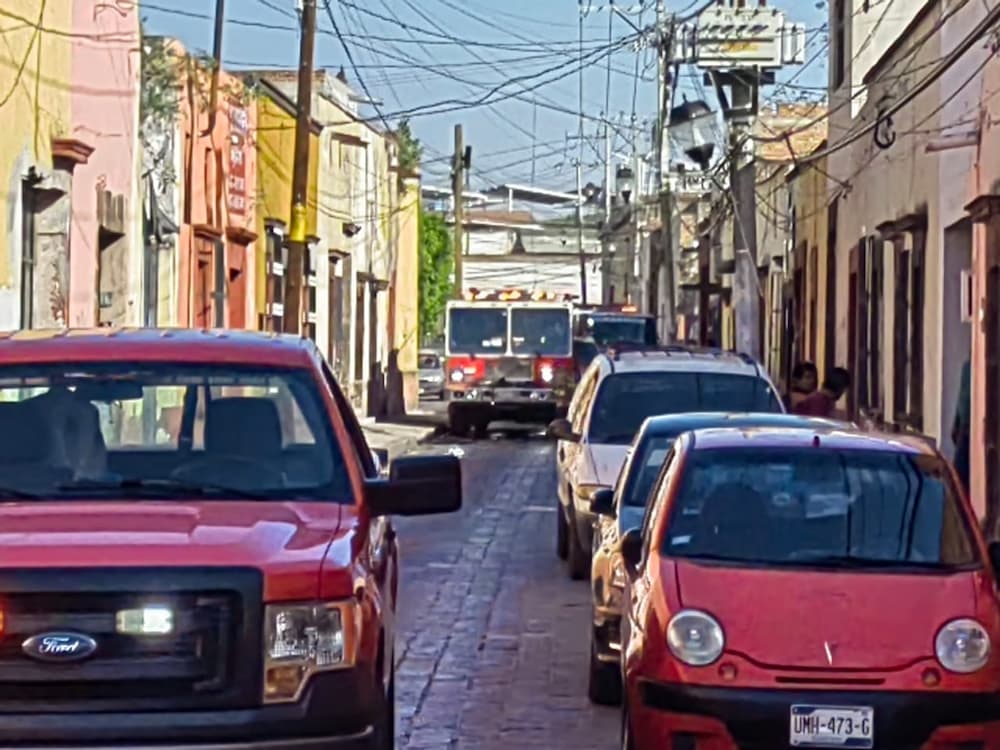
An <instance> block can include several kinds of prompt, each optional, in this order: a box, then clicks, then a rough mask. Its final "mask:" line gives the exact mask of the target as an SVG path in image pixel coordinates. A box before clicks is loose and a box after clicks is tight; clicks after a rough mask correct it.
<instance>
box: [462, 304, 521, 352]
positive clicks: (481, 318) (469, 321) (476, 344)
mask: <svg viewBox="0 0 1000 750" xmlns="http://www.w3.org/2000/svg"><path fill="white" fill-rule="evenodd" d="M448 350H449V351H451V352H454V353H456V354H505V353H506V351H507V310H505V309H504V308H502V307H452V308H450V309H449V311H448Z"/></svg>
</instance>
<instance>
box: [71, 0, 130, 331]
mask: <svg viewBox="0 0 1000 750" xmlns="http://www.w3.org/2000/svg"><path fill="white" fill-rule="evenodd" d="M72 7H73V30H74V36H73V42H72V45H73V46H72V65H71V70H72V74H71V75H72V80H71V105H70V109H71V113H72V114H71V132H70V138H69V143H70V148H69V149H68V151H72V152H74V153H75V154H76V157H77V158H76V166H75V168H74V173H73V182H72V214H71V217H70V222H71V224H70V242H69V305H68V310H69V319H68V321H67V322H68V324H69V325H71V326H85V325H95V324H103V325H128V324H136V323H138V322H139V321H140V320H141V314H142V313H141V308H142V237H141V228H140V210H139V208H140V205H139V200H140V198H139V158H138V156H139V135H138V126H139V83H140V73H141V70H140V63H141V60H140V54H139V48H140V27H139V24H140V18H139V7H138V4H137V3H131V2H121V1H118V2H108V1H107V0H75V2H73V3H72ZM88 152H89V153H88Z"/></svg>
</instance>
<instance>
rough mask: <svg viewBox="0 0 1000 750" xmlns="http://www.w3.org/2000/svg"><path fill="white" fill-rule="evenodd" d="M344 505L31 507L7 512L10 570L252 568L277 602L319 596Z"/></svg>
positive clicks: (0, 516) (0, 517)
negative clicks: (181, 567) (324, 566)
mask: <svg viewBox="0 0 1000 750" xmlns="http://www.w3.org/2000/svg"><path fill="white" fill-rule="evenodd" d="M340 516H341V506H339V505H335V504H329V505H328V504H320V503H278V502H273V503H267V502H238V501H234V502H196V503H179V502H155V503H154V502H148V501H136V502H100V503H94V502H87V501H77V500H70V501H66V502H58V503H41V502H26V503H15V504H8V505H3V506H0V569H4V568H58V567H65V568H74V567H101V566H106V567H135V566H140V565H142V566H151V567H157V566H162V567H170V566H247V567H253V568H257V569H259V570H261V571H262V572H263V573H264V580H265V583H264V589H265V590H264V596H265V599H267V600H271V601H273V600H276V599H292V598H303V599H309V598H313V597H315V596H316V595H317V592H318V590H319V579H320V571H321V568H322V567H323V563H324V560H325V559H326V557H327V550H328V548H329V547H330V544H331V542H332V541H333V540H334V538H335V537H336V536H337V532H338V529H339V527H340Z"/></svg>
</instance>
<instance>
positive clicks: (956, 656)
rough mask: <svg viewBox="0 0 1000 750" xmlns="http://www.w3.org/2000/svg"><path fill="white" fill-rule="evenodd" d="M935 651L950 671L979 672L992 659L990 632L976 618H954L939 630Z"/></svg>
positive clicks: (939, 659)
mask: <svg viewBox="0 0 1000 750" xmlns="http://www.w3.org/2000/svg"><path fill="white" fill-rule="evenodd" d="M934 651H935V653H936V654H937V658H938V661H939V662H941V666H942V667H944V668H945V669H947V670H948V671H949V672H958V673H959V674H969V673H971V672H977V671H979V670H980V669H982V668H983V667H985V666H986V663H987V662H988V661H989V660H990V634H989V633H987V632H986V628H984V627H983V626H982V625H980V624H979V623H978V622H976V621H975V620H968V619H962V620H952V621H951V622H949V623H948V624H947V625H945V626H944V627H943V628H941V630H939V631H938V634H937V638H935V639H934Z"/></svg>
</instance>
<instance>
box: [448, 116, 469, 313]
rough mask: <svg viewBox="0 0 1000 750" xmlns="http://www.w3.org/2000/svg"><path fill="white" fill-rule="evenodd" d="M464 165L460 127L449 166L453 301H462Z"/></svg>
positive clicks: (459, 127) (463, 147) (464, 158)
mask: <svg viewBox="0 0 1000 750" xmlns="http://www.w3.org/2000/svg"><path fill="white" fill-rule="evenodd" d="M467 166H468V165H467V164H466V154H465V146H464V143H463V138H462V126H461V125H456V126H455V153H454V155H453V156H452V164H451V196H452V201H453V202H454V204H455V206H454V211H453V213H454V214H455V290H454V295H455V299H462V291H463V288H464V287H463V276H462V260H463V259H462V254H463V252H464V247H465V237H464V236H463V232H464V229H465V227H464V223H465V197H464V192H465V169H466V167H467Z"/></svg>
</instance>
